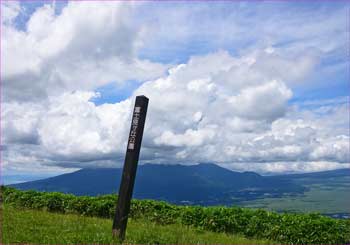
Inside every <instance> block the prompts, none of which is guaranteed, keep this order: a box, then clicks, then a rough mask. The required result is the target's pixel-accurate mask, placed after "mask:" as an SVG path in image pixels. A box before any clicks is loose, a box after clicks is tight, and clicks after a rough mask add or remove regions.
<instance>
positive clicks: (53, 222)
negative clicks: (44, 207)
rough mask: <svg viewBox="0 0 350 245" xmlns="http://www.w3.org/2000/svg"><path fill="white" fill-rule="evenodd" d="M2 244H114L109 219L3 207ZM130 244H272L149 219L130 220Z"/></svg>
mask: <svg viewBox="0 0 350 245" xmlns="http://www.w3.org/2000/svg"><path fill="white" fill-rule="evenodd" d="M1 216H2V217H3V221H2V222H1V223H2V224H3V237H2V239H3V240H2V242H1V244H14V243H33V244H96V243H98V244H115V243H118V240H116V239H112V235H111V233H112V230H111V229H112V221H111V220H110V219H102V218H94V217H84V216H79V215H74V214H56V213H49V212H45V211H35V210H19V209H15V208H13V207H10V206H4V207H3V209H2V215H1ZM124 243H127V244H130V243H132V244H135V243H136V244H208V243H209V244H218V243H220V244H270V243H271V242H268V241H266V240H255V239H246V238H244V237H242V236H238V235H228V234H224V233H215V232H210V231H203V230H201V229H195V228H190V227H186V226H183V225H180V224H172V225H157V224H156V223H154V222H151V221H149V220H147V219H137V220H134V219H130V220H129V223H128V229H127V233H126V240H125V241H124Z"/></svg>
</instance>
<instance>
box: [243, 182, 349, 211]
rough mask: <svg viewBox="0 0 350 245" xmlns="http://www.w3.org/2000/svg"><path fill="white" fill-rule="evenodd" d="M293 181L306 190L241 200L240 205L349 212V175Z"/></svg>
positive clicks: (271, 208)
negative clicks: (290, 194) (278, 195)
mask: <svg viewBox="0 0 350 245" xmlns="http://www.w3.org/2000/svg"><path fill="white" fill-rule="evenodd" d="M294 181H295V182H299V183H300V184H303V186H305V187H307V188H308V190H307V191H305V192H304V194H301V195H296V196H287V195H286V196H284V197H280V198H263V199H256V200H252V201H246V202H242V203H241V205H242V206H244V207H251V208H264V209H268V210H273V211H284V212H310V211H313V212H319V213H322V214H337V213H339V214H349V213H350V208H349V203H350V176H342V177H334V178H327V179H315V178H301V179H297V180H294Z"/></svg>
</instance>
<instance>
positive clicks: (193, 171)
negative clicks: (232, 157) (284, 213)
mask: <svg viewBox="0 0 350 245" xmlns="http://www.w3.org/2000/svg"><path fill="white" fill-rule="evenodd" d="M121 172H122V169H120V168H99V169H81V170H79V171H76V172H73V173H69V174H63V175H59V176H56V177H52V178H47V179H43V180H37V181H30V182H25V183H20V184H15V185H12V186H14V187H16V188H19V189H23V190H28V189H34V190H39V191H58V192H64V193H72V194H75V195H91V196H95V195H101V194H108V193H116V192H118V190H119V183H120V178H121ZM304 190H305V188H304V187H303V186H301V185H298V184H295V183H293V182H292V181H290V180H289V179H282V178H273V177H267V176H261V175H259V174H257V173H254V172H243V173H240V172H234V171H230V170H228V169H225V168H222V167H219V166H217V165H215V164H199V165H191V166H184V165H153V164H146V165H141V166H139V167H138V172H137V177H136V183H135V189H134V197H135V198H139V199H145V198H147V199H156V200H165V201H169V202H173V203H189V204H203V205H214V204H228V205H230V204H234V203H237V202H239V201H243V200H252V199H256V198H259V197H264V196H269V197H279V196H282V195H283V194H285V193H287V194H289V195H295V194H298V193H302V192H303V191H304Z"/></svg>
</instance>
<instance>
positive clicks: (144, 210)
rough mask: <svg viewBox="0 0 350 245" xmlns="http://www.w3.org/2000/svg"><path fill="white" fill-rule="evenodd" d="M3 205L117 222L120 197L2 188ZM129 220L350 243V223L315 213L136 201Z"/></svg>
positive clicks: (292, 239)
mask: <svg viewBox="0 0 350 245" xmlns="http://www.w3.org/2000/svg"><path fill="white" fill-rule="evenodd" d="M1 200H2V201H3V202H4V203H6V204H7V205H13V206H16V207H23V208H31V209H39V210H47V211H51V212H60V213H76V214H80V215H87V216H96V217H102V218H112V217H113V216H114V212H115V205H116V202H117V196H116V195H104V196H98V197H87V196H80V197H77V196H74V195H69V194H63V193H58V192H37V191H19V190H16V189H14V188H10V187H3V186H2V187H1ZM129 216H130V217H133V218H146V219H149V220H151V221H154V222H157V223H159V224H171V223H182V224H184V225H187V226H193V227H197V228H200V229H205V230H210V231H214V232H226V233H239V234H243V235H245V236H247V237H252V238H258V239H259V238H262V239H269V240H272V241H277V242H281V243H288V244H305V243H313V244H325V243H327V244H344V243H349V242H350V221H349V220H336V219H332V218H329V217H325V216H322V215H320V214H315V213H311V214H290V213H285V214H278V213H275V212H268V211H265V210H254V209H247V208H239V207H200V206H176V205H172V204H169V203H166V202H163V201H153V200H135V199H133V200H132V202H131V209H130V214H129Z"/></svg>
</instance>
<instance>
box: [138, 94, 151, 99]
mask: <svg viewBox="0 0 350 245" xmlns="http://www.w3.org/2000/svg"><path fill="white" fill-rule="evenodd" d="M137 97H140V98H145V99H148V98H147V97H146V96H144V95H143V94H142V95H138V96H136V98H137Z"/></svg>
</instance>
